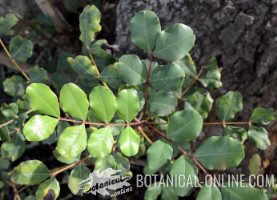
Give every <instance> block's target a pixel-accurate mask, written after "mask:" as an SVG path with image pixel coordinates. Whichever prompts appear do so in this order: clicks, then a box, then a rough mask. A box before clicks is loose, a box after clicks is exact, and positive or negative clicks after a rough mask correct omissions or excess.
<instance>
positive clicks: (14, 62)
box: [0, 38, 31, 81]
mask: <svg viewBox="0 0 277 200" xmlns="http://www.w3.org/2000/svg"><path fill="white" fill-rule="evenodd" d="M0 45H1V46H2V48H3V49H4V51H5V53H6V54H7V56H8V57H9V59H10V61H11V62H12V63H13V64H14V66H15V67H16V68H17V69H18V70H19V71H20V72H21V74H22V75H23V76H24V77H25V78H26V80H27V81H31V79H30V77H29V76H28V75H27V74H26V73H25V72H24V70H23V69H22V68H21V67H20V66H19V65H18V64H17V62H16V61H15V59H13V57H12V55H11V54H10V52H9V50H8V48H7V47H6V46H5V44H4V42H3V41H2V39H1V38H0Z"/></svg>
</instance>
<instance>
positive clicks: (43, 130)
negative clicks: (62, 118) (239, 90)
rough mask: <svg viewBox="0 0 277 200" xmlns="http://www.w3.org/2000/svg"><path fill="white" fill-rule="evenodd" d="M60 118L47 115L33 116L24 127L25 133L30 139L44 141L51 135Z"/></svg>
mask: <svg viewBox="0 0 277 200" xmlns="http://www.w3.org/2000/svg"><path fill="white" fill-rule="evenodd" d="M58 122H59V120H58V119H56V118H53V117H49V116H46V115H35V116H33V117H32V118H31V119H30V120H29V121H28V122H27V123H26V124H25V125H24V128H23V134H24V136H25V137H26V139H27V140H28V141H42V140H45V139H47V138H48V137H50V136H51V135H52V134H53V133H54V131H55V128H56V126H57V124H58Z"/></svg>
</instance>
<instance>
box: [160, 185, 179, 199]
mask: <svg viewBox="0 0 277 200" xmlns="http://www.w3.org/2000/svg"><path fill="white" fill-rule="evenodd" d="M168 199H170V200H178V199H179V197H178V195H177V194H176V192H175V190H174V188H173V187H170V186H168V187H166V186H165V187H163V188H162V197H161V200H168Z"/></svg>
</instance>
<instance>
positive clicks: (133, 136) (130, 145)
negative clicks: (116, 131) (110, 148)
mask: <svg viewBox="0 0 277 200" xmlns="http://www.w3.org/2000/svg"><path fill="white" fill-rule="evenodd" d="M118 144H119V148H120V150H121V152H122V153H123V154H124V155H125V156H127V157H131V156H134V155H136V154H137V153H138V151H139V144H140V136H139V135H138V134H137V133H136V131H135V130H134V129H133V128H131V127H126V128H125V129H124V130H123V131H122V132H121V134H120V136H119V139H118Z"/></svg>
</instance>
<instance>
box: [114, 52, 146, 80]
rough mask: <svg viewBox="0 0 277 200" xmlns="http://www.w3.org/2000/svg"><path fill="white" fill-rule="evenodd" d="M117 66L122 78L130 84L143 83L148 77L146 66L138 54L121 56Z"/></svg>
mask: <svg viewBox="0 0 277 200" xmlns="http://www.w3.org/2000/svg"><path fill="white" fill-rule="evenodd" d="M116 67H117V68H118V70H119V75H120V77H121V79H122V80H123V81H124V82H125V83H127V84H129V85H141V84H142V83H144V81H145V79H146V66H145V64H144V63H143V62H141V60H140V59H139V57H138V56H136V55H124V56H121V57H120V58H119V61H118V63H117V64H116Z"/></svg>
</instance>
